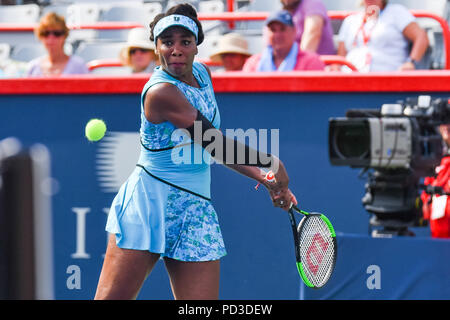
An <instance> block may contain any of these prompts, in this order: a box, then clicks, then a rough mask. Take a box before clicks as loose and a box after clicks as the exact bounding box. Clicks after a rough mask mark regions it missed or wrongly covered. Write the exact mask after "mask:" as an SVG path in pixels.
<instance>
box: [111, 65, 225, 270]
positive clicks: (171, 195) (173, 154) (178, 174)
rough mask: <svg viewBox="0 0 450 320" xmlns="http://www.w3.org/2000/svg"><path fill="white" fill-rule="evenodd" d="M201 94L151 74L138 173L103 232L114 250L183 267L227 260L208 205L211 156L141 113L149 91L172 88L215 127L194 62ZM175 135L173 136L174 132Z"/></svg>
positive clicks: (203, 74)
mask: <svg viewBox="0 0 450 320" xmlns="http://www.w3.org/2000/svg"><path fill="white" fill-rule="evenodd" d="M193 74H194V76H195V78H196V79H197V82H198V83H199V85H200V88H195V87H192V86H189V85H188V84H186V83H184V82H181V81H179V80H177V79H176V78H174V77H172V76H171V75H170V74H168V73H167V72H165V71H163V70H162V69H161V68H160V67H157V68H155V70H154V73H153V74H152V76H151V78H150V80H149V81H148V82H147V83H146V84H145V86H144V89H143V90H142V95H141V129H140V136H141V154H140V157H139V161H138V164H137V166H136V169H135V170H134V171H133V173H132V174H131V175H130V177H129V178H128V179H127V181H126V182H125V183H124V184H123V185H122V186H121V188H120V190H119V192H118V194H117V195H116V197H115V198H114V200H113V203H112V205H111V209H110V212H109V215H108V221H107V223H106V231H108V232H110V233H114V234H115V235H116V242H117V246H118V247H120V248H126V249H136V250H148V251H150V252H153V253H159V254H161V256H164V257H169V258H173V259H177V260H182V261H210V260H217V259H220V258H221V257H223V256H224V255H226V250H225V245H224V242H223V238H222V233H221V230H220V227H219V222H218V217H217V213H216V211H215V210H214V207H213V206H212V204H211V201H210V197H211V196H210V183H211V175H210V155H209V153H206V154H204V153H203V149H202V147H201V146H199V145H197V144H194V143H193V142H192V140H190V139H188V138H187V137H186V136H185V135H182V134H181V135H180V134H176V133H177V132H178V131H179V130H177V131H175V130H176V128H175V127H174V125H173V124H171V123H170V122H163V123H160V124H153V123H150V122H149V121H147V119H146V117H145V113H144V104H143V101H144V97H145V95H146V93H147V90H148V89H149V88H150V87H151V86H153V85H155V84H157V83H170V84H173V85H175V86H176V87H177V88H178V89H179V90H180V91H181V92H182V93H183V94H184V96H185V97H186V99H187V100H188V101H189V102H190V103H191V105H193V106H194V107H195V108H196V109H197V110H199V111H200V112H201V113H202V114H203V116H205V117H206V118H207V119H208V120H209V121H211V123H212V124H213V125H214V127H216V128H219V126H220V114H219V110H218V107H217V102H216V99H215V96H214V91H213V87H212V83H211V79H210V77H209V74H208V71H207V70H206V68H205V67H204V66H203V65H202V64H200V63H197V62H195V63H194V65H193ZM174 131H175V132H174Z"/></svg>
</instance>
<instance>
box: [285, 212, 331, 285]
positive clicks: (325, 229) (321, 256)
mask: <svg viewBox="0 0 450 320" xmlns="http://www.w3.org/2000/svg"><path fill="white" fill-rule="evenodd" d="M294 210H295V211H297V212H298V213H301V214H303V215H304V217H303V219H302V220H301V221H300V223H299V224H298V226H297V224H296V221H295V217H294ZM288 213H289V219H290V221H291V227H292V232H293V235H294V245H295V258H296V260H297V269H298V273H299V274H300V277H301V279H302V280H303V282H304V283H305V284H306V285H307V286H308V287H310V288H315V289H318V288H321V287H323V286H324V285H325V284H326V283H327V282H328V280H329V279H330V277H331V275H332V273H333V270H334V267H335V265H336V258H337V241H336V233H335V232H334V228H333V225H332V224H331V222H330V220H329V219H328V218H327V217H326V216H325V215H323V214H321V213H309V212H306V211H303V210H300V209H299V208H297V207H296V206H295V205H294V204H291V208H290V209H289V211H288Z"/></svg>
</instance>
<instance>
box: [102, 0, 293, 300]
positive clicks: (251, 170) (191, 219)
mask: <svg viewBox="0 0 450 320" xmlns="http://www.w3.org/2000/svg"><path fill="white" fill-rule="evenodd" d="M150 28H151V37H150V39H151V40H152V41H155V45H156V51H155V52H156V54H157V55H158V56H159V59H160V62H161V66H160V67H157V68H156V69H155V71H154V73H153V74H152V76H151V78H150V80H149V81H148V83H147V84H146V85H145V86H144V88H143V91H142V95H141V129H140V134H141V155H140V158H139V162H138V165H137V166H136V169H135V170H134V172H133V173H132V174H131V175H130V177H129V178H128V179H127V181H126V182H125V183H124V184H123V185H122V186H121V188H120V190H119V192H118V194H117V195H116V197H115V198H114V200H113V203H112V205H111V209H110V212H109V215H108V221H107V224H106V230H107V231H108V232H109V233H110V239H109V243H108V247H107V251H106V256H105V259H104V263H103V268H102V271H101V275H100V279H99V283H98V287H97V292H96V295H95V299H133V298H136V297H137V294H138V293H139V290H140V288H141V286H142V284H143V282H144V281H145V279H146V277H147V276H148V274H149V273H150V272H151V270H152V269H153V267H154V266H155V264H156V262H157V261H158V259H159V258H160V257H162V258H163V259H164V263H165V266H166V269H167V271H168V274H169V278H170V283H171V288H172V292H173V295H174V297H175V299H184V300H191V299H218V296H219V268H220V258H221V257H223V256H224V255H225V254H226V250H225V246H224V242H223V239H222V234H221V231H220V227H219V223H218V219H217V214H216V212H215V210H214V208H213V206H212V204H211V201H210V161H209V160H210V158H208V157H205V158H206V159H205V158H204V159H203V160H202V162H201V163H195V162H194V163H175V162H174V161H173V160H172V157H173V154H174V153H173V151H174V150H175V151H177V150H179V149H176V148H182V147H183V148H186V143H185V141H186V140H184V138H185V137H184V138H183V137H180V139H176V138H174V136H176V135H173V133H174V131H175V130H177V129H185V131H184V132H185V133H186V134H187V133H189V137H191V142H192V143H190V144H188V145H189V146H190V148H191V149H192V152H193V154H195V152H196V151H198V149H199V148H200V150H203V149H204V148H205V147H206V146H207V143H205V142H203V141H202V139H201V138H200V139H199V138H198V135H197V136H196V134H195V132H194V131H195V130H194V126H195V123H197V124H200V125H201V127H202V131H203V132H206V130H213V131H214V132H213V133H216V134H220V135H221V132H220V131H219V130H218V128H219V125H220V115H219V110H218V108H217V103H216V100H215V97H214V92H213V87H212V83H211V75H210V72H209V70H208V69H207V67H205V66H204V65H203V64H200V63H197V62H194V57H195V55H196V54H197V46H198V45H199V44H201V43H202V41H203V38H204V35H203V31H202V26H201V24H200V22H199V21H198V19H197V13H196V11H195V9H194V8H193V7H192V6H190V5H188V4H180V5H177V6H174V7H172V8H170V9H169V10H168V11H167V12H166V13H165V14H159V15H158V16H156V17H155V19H154V21H153V22H152V23H151V24H150ZM203 132H202V133H203ZM222 137H223V136H222ZM223 141H224V143H225V142H226V143H228V144H229V143H231V145H232V146H233V148H234V151H235V152H234V153H235V154H236V153H238V152H237V151H238V150H239V148H241V147H242V145H239V143H238V142H237V141H234V140H231V139H227V138H226V137H223ZM208 143H209V142H208ZM191 149H189V150H191ZM224 149H225V150H226V149H227V148H224ZM243 149H244V150H245V155H246V156H245V161H244V163H241V164H239V163H237V161H225V159H229V158H231V159H235V157H234V158H233V157H230V155H229V154H227V152H226V151H225V150H224V152H223V154H218V153H217V154H216V153H214V152H211V155H210V156H213V157H214V158H215V160H219V161H222V162H223V163H224V164H225V165H226V166H228V167H229V168H231V169H233V170H235V171H237V172H239V173H241V174H244V175H246V176H248V177H250V178H252V179H255V180H256V181H257V182H259V183H261V184H263V185H264V186H266V188H267V189H268V190H269V194H270V196H271V198H272V201H273V203H274V205H275V206H277V207H281V208H283V209H284V210H288V209H289V205H290V203H291V202H294V203H295V204H296V203H297V201H296V200H295V197H294V196H293V194H292V193H291V191H290V190H289V189H288V182H289V178H288V175H287V173H286V170H285V167H284V165H283V163H282V162H281V161H280V160H279V159H278V158H277V157H275V156H273V155H270V154H264V153H262V152H258V151H255V150H252V149H250V148H249V147H248V146H244V148H243ZM251 152H256V154H257V157H256V161H253V162H256V163H250V161H249V158H250V157H248V155H249V154H250V153H251ZM208 155H209V153H208ZM263 158H264V159H267V158H268V159H270V162H269V164H267V162H264V161H262V159H263ZM219 161H218V162H219ZM247 162H248V163H247ZM263 162H264V163H263ZM261 166H265V167H267V169H278V170H277V171H276V173H275V179H276V182H275V183H268V182H266V180H265V179H264V178H265V174H264V171H262V170H261V169H260V167H261Z"/></svg>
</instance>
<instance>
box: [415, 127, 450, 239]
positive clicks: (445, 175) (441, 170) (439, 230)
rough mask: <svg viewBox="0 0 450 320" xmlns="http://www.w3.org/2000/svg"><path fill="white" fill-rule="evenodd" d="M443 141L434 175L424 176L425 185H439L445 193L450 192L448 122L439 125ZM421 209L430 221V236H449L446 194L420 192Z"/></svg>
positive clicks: (448, 208) (449, 208) (449, 137)
mask: <svg viewBox="0 0 450 320" xmlns="http://www.w3.org/2000/svg"><path fill="white" fill-rule="evenodd" d="M439 131H440V133H441V136H442V139H443V140H444V142H445V147H446V152H445V155H444V157H443V158H442V160H441V164H440V165H439V166H438V167H437V168H436V176H435V177H427V178H425V181H424V183H425V185H431V186H434V187H441V188H442V190H443V191H444V192H446V193H449V192H450V153H449V151H450V150H449V148H450V124H444V125H441V126H440V127H439ZM421 200H422V203H423V206H422V211H423V217H424V219H425V220H429V221H430V229H431V236H432V237H433V238H450V205H449V201H450V198H448V196H446V195H430V194H427V193H425V192H422V194H421Z"/></svg>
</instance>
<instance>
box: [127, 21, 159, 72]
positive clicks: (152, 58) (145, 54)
mask: <svg viewBox="0 0 450 320" xmlns="http://www.w3.org/2000/svg"><path fill="white" fill-rule="evenodd" d="M120 59H121V61H122V63H123V64H124V65H126V66H129V67H130V68H131V72H132V73H152V72H153V69H154V68H155V67H156V66H157V65H158V64H159V63H158V58H157V57H156V54H155V45H154V44H153V42H151V41H150V40H149V35H148V32H147V30H146V29H145V28H134V29H131V30H130V32H129V33H128V39H127V44H126V46H125V47H124V48H123V50H122V51H121V54H120Z"/></svg>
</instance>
